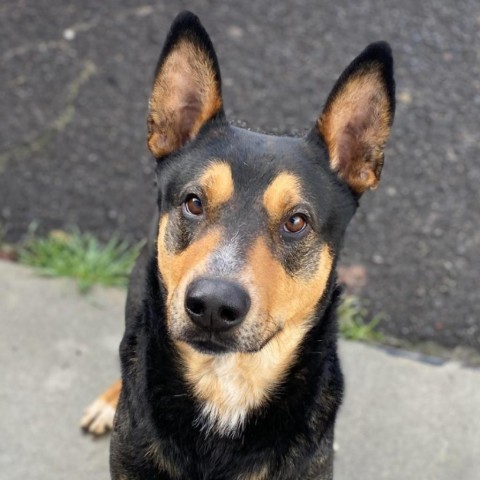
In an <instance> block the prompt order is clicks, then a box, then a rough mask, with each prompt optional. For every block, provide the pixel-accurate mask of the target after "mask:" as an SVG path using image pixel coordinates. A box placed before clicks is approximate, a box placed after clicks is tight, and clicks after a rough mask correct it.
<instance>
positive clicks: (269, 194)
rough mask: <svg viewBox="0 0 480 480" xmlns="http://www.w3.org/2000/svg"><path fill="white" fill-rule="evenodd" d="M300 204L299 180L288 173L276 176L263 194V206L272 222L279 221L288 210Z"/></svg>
mask: <svg viewBox="0 0 480 480" xmlns="http://www.w3.org/2000/svg"><path fill="white" fill-rule="evenodd" d="M301 202H302V196H301V182H300V179H299V178H298V177H297V176H296V175H294V174H293V173H289V172H282V173H280V174H278V175H277V176H276V177H275V178H274V179H273V181H272V182H270V185H268V187H267V188H266V190H265V192H264V193H263V206H264V207H265V209H266V210H267V212H268V215H269V216H270V218H271V219H272V220H274V221H280V220H281V219H282V217H283V215H285V213H286V212H287V211H288V210H289V209H291V208H292V207H294V206H295V205H298V204H299V203H301Z"/></svg>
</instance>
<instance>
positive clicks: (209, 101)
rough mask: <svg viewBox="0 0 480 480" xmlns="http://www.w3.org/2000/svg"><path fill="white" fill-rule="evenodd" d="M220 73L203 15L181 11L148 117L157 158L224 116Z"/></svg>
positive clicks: (162, 59)
mask: <svg viewBox="0 0 480 480" xmlns="http://www.w3.org/2000/svg"><path fill="white" fill-rule="evenodd" d="M222 103H223V102H222V94H221V79H220V69H219V67H218V61H217V57H216V55H215V51H214V49H213V45H212V42H211V40H210V38H209V36H208V34H207V32H206V31H205V29H204V28H203V26H202V24H201V23H200V21H199V19H198V17H196V16H195V15H194V14H193V13H190V12H182V13H180V14H179V15H178V16H177V17H176V19H175V20H174V22H173V24H172V26H171V28H170V32H169V34H168V37H167V39H166V41H165V46H164V47H163V51H162V53H161V55H160V59H159V61H158V65H157V69H156V72H155V80H154V84H153V89H152V94H151V97H150V101H149V114H148V140H147V143H148V148H149V149H150V151H151V152H152V153H153V155H154V156H155V157H157V158H161V157H164V156H165V155H168V154H169V153H172V152H174V151H175V150H177V149H178V148H180V147H181V146H182V145H184V144H185V143H186V142H188V141H189V140H192V139H193V138H194V137H195V136H196V135H197V134H198V132H199V130H200V129H201V127H202V126H203V125H204V124H205V123H206V122H208V121H209V120H211V119H212V118H214V117H219V116H223V115H224V113H223V105H222Z"/></svg>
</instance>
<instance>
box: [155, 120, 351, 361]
mask: <svg viewBox="0 0 480 480" xmlns="http://www.w3.org/2000/svg"><path fill="white" fill-rule="evenodd" d="M322 155H325V152H323V151H322V148H321V146H319V145H311V144H309V143H308V142H307V141H306V140H304V139H294V138H276V137H271V136H266V135H260V134H255V133H251V132H248V131H244V130H241V129H237V128H232V127H230V126H228V125H227V124H225V123H223V122H218V123H217V124H214V125H212V126H211V127H210V128H209V129H208V130H207V131H205V132H204V133H203V135H202V139H201V141H195V140H194V141H193V142H191V144H189V145H188V146H186V147H185V148H184V149H183V150H182V151H181V152H179V153H178V155H176V156H175V158H173V159H172V160H171V161H168V164H167V165H165V167H166V168H162V170H161V174H160V182H161V183H160V187H161V189H160V191H161V199H160V200H161V201H160V205H161V214H160V225H159V231H158V266H159V271H160V275H161V278H162V280H163V282H164V285H165V288H166V292H167V316H168V317H167V325H168V329H169V332H170V334H171V336H172V338H173V339H175V340H181V341H185V342H188V343H189V344H191V345H193V346H194V347H195V348H197V349H198V350H201V351H205V352H209V353H210V352H229V351H241V352H255V351H258V350H260V349H261V348H262V347H263V346H264V345H265V344H266V343H267V342H269V341H270V340H271V339H272V338H273V337H275V336H276V335H277V334H278V333H279V332H280V331H282V330H283V329H284V328H285V327H286V326H288V327H292V328H299V329H304V328H306V327H307V326H308V323H309V320H310V319H311V318H312V316H313V313H314V311H315V310H316V307H317V305H318V303H319V301H320V299H321V297H322V294H323V292H324V290H325V287H326V285H327V282H328V280H329V278H330V274H331V271H332V267H333V264H334V260H335V255H336V252H337V250H338V247H339V242H340V239H341V237H342V234H343V231H344V229H345V227H346V225H347V223H348V220H349V219H350V218H351V216H352V214H353V212H354V210H355V199H354V197H353V196H352V195H351V193H350V192H349V191H348V189H346V188H345V187H344V186H343V185H341V184H340V183H339V182H338V181H336V179H335V177H334V176H333V175H332V174H331V172H329V171H328V170H327V168H326V166H327V165H328V163H327V161H326V158H325V159H323V161H319V159H321V157H322Z"/></svg>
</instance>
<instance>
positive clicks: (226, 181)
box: [200, 160, 235, 209]
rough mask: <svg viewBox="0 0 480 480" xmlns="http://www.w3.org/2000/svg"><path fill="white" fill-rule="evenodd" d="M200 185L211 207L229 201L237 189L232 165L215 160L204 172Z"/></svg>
mask: <svg viewBox="0 0 480 480" xmlns="http://www.w3.org/2000/svg"><path fill="white" fill-rule="evenodd" d="M200 185H201V187H202V188H203V191H204V192H205V195H206V197H207V200H208V204H209V206H210V207H211V208H213V209H214V208H216V207H218V206H220V205H221V204H222V203H225V202H228V200H230V198H232V196H233V193H234V190H235V187H234V183H233V177H232V169H231V168H230V165H229V164H228V163H226V162H224V161H222V160H217V161H213V162H212V163H210V165H209V166H208V167H207V168H206V169H205V170H204V172H203V173H202V175H201V177H200Z"/></svg>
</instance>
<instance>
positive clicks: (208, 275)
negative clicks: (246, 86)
mask: <svg viewBox="0 0 480 480" xmlns="http://www.w3.org/2000/svg"><path fill="white" fill-rule="evenodd" d="M393 113H394V81H393V66H392V58H391V52H390V48H389V46H388V45H387V44H385V43H375V44H372V45H370V46H369V47H367V48H366V50H364V51H363V52H362V53H361V54H360V55H359V56H358V57H357V58H356V59H355V60H354V61H353V62H352V63H351V64H350V66H349V67H348V68H347V69H346V70H345V72H344V73H343V74H342V75H341V77H340V79H339V80H338V82H337V84H336V85H335V87H334V89H333V91H332V93H331V94H330V96H329V97H328V100H327V102H326V106H325V108H324V111H323V113H322V114H321V116H320V118H319V119H318V121H317V122H316V124H315V126H314V127H313V129H312V130H311V131H310V133H309V134H308V135H307V136H305V137H304V138H288V137H274V136H268V135H263V134H258V133H252V132H250V131H246V130H242V129H239V128H235V127H233V126H231V125H229V123H228V122H227V121H226V119H225V115H224V111H223V107H222V96H221V83H220V71H219V67H218V63H217V58H216V56H215V52H214V50H213V47H212V44H211V41H210V39H209V37H208V35H207V33H206V32H205V30H204V29H203V27H202V26H201V24H200V22H199V21H198V19H197V18H196V17H195V16H194V15H192V14H191V13H183V14H181V15H179V16H178V17H177V19H176V20H175V21H174V23H173V25H172V28H171V31H170V34H169V36H168V38H167V40H166V44H165V47H164V49H163V52H162V54H161V57H160V61H159V63H158V66H157V70H156V75H155V82H154V86H153V91H152V95H151V98H150V111H149V117H148V146H149V148H150V150H151V152H152V153H153V155H154V156H155V157H156V159H157V177H158V208H159V215H158V221H157V222H156V225H155V235H154V236H153V241H152V242H151V244H150V246H148V247H146V248H145V250H144V251H143V253H142V255H141V257H140V259H139V260H138V262H137V265H136V267H135V270H134V272H133V274H132V279H131V283H130V289H129V294H128V300H127V308H126V331H125V335H124V337H123V340H122V343H121V347H120V357H121V364H122V382H123V383H120V382H118V383H117V384H115V385H114V386H113V387H112V388H111V389H110V390H109V391H107V392H106V393H105V394H104V395H103V396H102V397H100V399H99V400H97V402H96V403H95V404H94V405H93V406H92V407H91V408H90V410H89V411H88V413H87V416H86V417H85V419H84V426H85V427H86V428H87V429H89V430H90V431H92V432H93V433H102V432H103V431H104V430H105V428H106V427H108V426H109V424H111V422H112V419H113V412H114V409H115V406H116V403H117V399H118V395H119V394H120V399H119V403H118V409H117V413H116V416H115V421H114V429H113V434H112V443H111V473H112V478H114V479H129V480H134V479H138V480H140V479H142V480H146V479H172V480H173V479H189V480H190V479H205V480H206V479H209V480H214V479H218V480H219V479H232V480H249V479H250V480H253V479H257V480H261V479H275V480H283V479H285V480H286V479H331V478H332V475H333V473H332V463H333V454H332V444H333V430H334V423H335V415H336V412H337V409H338V407H339V405H340V403H341V399H342V389H343V381H342V374H341V371H340V366H339V361H338V358H337V347H336V344H337V322H336V317H335V308H336V303H337V299H338V296H339V291H338V288H337V287H336V277H335V264H336V261H337V257H338V254H339V249H340V246H341V243H342V238H343V235H344V232H345V229H346V227H347V225H348V223H349V221H350V219H351V218H352V216H353V214H354V213H355V210H356V208H357V205H358V199H359V197H360V196H361V194H362V193H363V192H365V191H366V190H368V189H370V188H374V187H376V186H377V184H378V181H379V178H380V172H381V169H382V164H383V151H384V146H385V142H386V140H387V137H388V134H389V129H390V126H391V124H392V119H393Z"/></svg>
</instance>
